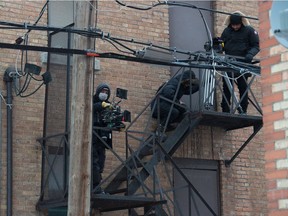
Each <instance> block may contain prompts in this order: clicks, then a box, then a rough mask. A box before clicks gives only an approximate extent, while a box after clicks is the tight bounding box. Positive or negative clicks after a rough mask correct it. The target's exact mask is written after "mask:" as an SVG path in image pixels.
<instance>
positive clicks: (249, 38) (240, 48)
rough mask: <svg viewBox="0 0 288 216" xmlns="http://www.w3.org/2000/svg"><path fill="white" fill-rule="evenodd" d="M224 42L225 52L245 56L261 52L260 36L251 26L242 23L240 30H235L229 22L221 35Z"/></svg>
mask: <svg viewBox="0 0 288 216" xmlns="http://www.w3.org/2000/svg"><path fill="white" fill-rule="evenodd" d="M221 39H222V40H223V42H224V51H225V54H228V55H234V56H242V57H245V56H246V55H247V54H251V55H252V56H255V55H256V54H257V53H258V52H259V50H260V49H259V36H258V33H257V32H256V31H255V30H254V28H253V27H251V26H245V25H243V24H242V26H241V28H240V29H239V30H238V31H234V30H233V28H232V27H231V25H230V24H229V26H228V27H226V28H225V29H224V31H223V33H222V35H221Z"/></svg>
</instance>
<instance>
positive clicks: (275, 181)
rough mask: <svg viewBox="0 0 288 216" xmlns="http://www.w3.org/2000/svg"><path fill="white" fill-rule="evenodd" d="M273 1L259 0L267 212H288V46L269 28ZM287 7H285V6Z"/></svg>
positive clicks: (280, 214) (278, 213)
mask: <svg viewBox="0 0 288 216" xmlns="http://www.w3.org/2000/svg"><path fill="white" fill-rule="evenodd" d="M271 7H272V2H271V1H263V2H260V3H259V14H260V16H259V18H260V30H259V33H260V38H261V47H262V50H261V53H260V54H261V58H262V59H263V60H262V62H261V68H262V92H263V111H264V136H263V137H264V140H265V150H266V153H265V159H266V164H265V168H266V169H265V173H266V180H267V195H268V196H267V197H268V203H269V204H268V209H269V211H268V215H269V216H275V215H277V216H282V215H287V214H288V199H287V198H288V190H287V188H288V182H287V174H288V166H287V148H288V145H287V125H288V122H287V54H288V52H287V48H285V47H283V46H282V45H280V44H279V43H278V41H277V40H276V38H275V37H274V36H273V33H272V32H271V31H270V21H269V12H270V9H271ZM283 9H284V8H283Z"/></svg>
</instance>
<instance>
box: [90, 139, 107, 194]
mask: <svg viewBox="0 0 288 216" xmlns="http://www.w3.org/2000/svg"><path fill="white" fill-rule="evenodd" d="M92 154H93V158H92V166H93V169H92V172H93V188H94V187H96V186H97V185H99V184H100V182H101V180H102V173H103V170H104V165H105V159H106V148H105V147H104V146H103V145H101V144H100V145H99V143H98V145H97V143H93V148H92Z"/></svg>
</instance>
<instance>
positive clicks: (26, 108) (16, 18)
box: [0, 0, 47, 215]
mask: <svg viewBox="0 0 288 216" xmlns="http://www.w3.org/2000/svg"><path fill="white" fill-rule="evenodd" d="M43 5H44V1H5V0H4V1H1V2H0V20H1V21H7V22H16V23H21V24H23V23H24V22H27V23H30V24H33V23H34V22H35V21H36V19H37V18H38V14H39V13H40V11H41V8H42V7H43ZM46 23H47V19H46V13H45V14H44V15H43V17H42V19H41V20H40V21H39V25H45V24H46ZM0 32H1V34H0V41H1V42H6V43H11V44H13V43H14V42H15V40H16V38H18V37H19V36H23V35H24V33H26V32H27V30H10V29H1V30H0ZM46 38H47V37H46V33H45V32H36V31H32V32H30V34H29V44H30V45H47V39H46ZM19 54H21V53H19V51H18V50H12V49H0V80H1V84H0V86H1V87H0V89H1V94H2V95H3V96H4V99H6V84H5V82H4V81H3V75H4V71H5V70H6V68H7V67H8V66H9V65H12V66H14V65H15V63H16V59H17V57H18V61H17V66H18V68H21V64H20V60H21V58H20V55H19ZM28 62H29V63H32V64H37V65H39V66H42V65H41V63H40V56H39V53H37V52H33V51H29V52H28ZM42 72H45V68H42ZM37 78H38V79H41V77H37ZM24 81H25V77H23V78H21V79H20V82H21V86H23V84H24ZM39 85H40V82H36V81H34V80H32V81H31V82H30V84H29V87H28V89H27V91H26V92H25V93H23V95H27V94H30V93H31V92H33V91H34V90H35V89H36V88H37V87H38V86H39ZM1 103H2V110H1V112H2V119H1V121H2V137H1V145H2V152H0V153H1V156H2V157H1V158H2V161H1V162H2V163H1V164H0V166H1V168H2V173H1V174H0V184H1V191H0V215H6V208H7V204H6V196H7V193H6V188H7V187H6V171H7V169H6V167H7V163H6V159H7V157H6V150H7V148H6V147H7V134H6V131H7V130H6V127H7V124H6V116H7V115H6V111H7V109H9V108H8V106H6V104H5V102H4V101H3V100H2V99H1ZM43 104H44V87H42V88H40V90H39V91H37V92H36V93H35V94H33V95H32V96H30V97H19V96H18V97H16V96H15V94H14V92H13V104H12V116H13V119H12V121H13V123H12V124H13V129H12V130H13V136H12V137H13V142H12V147H13V168H12V169H13V215H37V212H36V210H35V203H36V201H37V200H38V198H39V192H40V178H41V175H40V174H41V149H40V146H39V144H38V143H37V142H36V139H37V138H39V137H40V136H41V135H42V126H43Z"/></svg>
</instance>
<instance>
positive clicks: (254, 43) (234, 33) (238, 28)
mask: <svg viewBox="0 0 288 216" xmlns="http://www.w3.org/2000/svg"><path fill="white" fill-rule="evenodd" d="M243 16H244V14H243V13H241V12H240V11H237V12H234V13H233V14H232V15H230V16H228V17H227V18H226V20H225V24H226V25H227V27H226V28H225V29H224V31H223V33H222V35H221V39H222V40H223V42H224V49H223V50H224V52H225V54H228V55H233V56H239V57H242V58H240V59H237V58H236V59H237V61H242V62H245V63H251V62H252V59H253V57H254V56H255V55H256V54H257V53H258V52H259V50H260V49H259V36H258V33H257V31H255V29H254V28H252V27H251V26H250V23H249V21H248V19H247V18H245V17H243ZM228 76H229V77H230V78H231V77H232V75H231V74H229V73H228ZM237 76H238V77H239V78H237ZM249 76H250V74H248V73H247V74H244V75H242V76H239V74H238V75H237V74H236V76H235V78H237V86H238V89H239V94H240V99H241V101H240V105H241V108H242V110H241V109H238V111H239V112H240V113H243V114H246V113H247V107H248V92H247V93H246V94H244V93H245V91H246V89H247V82H246V80H247V78H248V77H249ZM232 81H233V80H232V79H230V82H231V84H232ZM223 92H224V95H223V97H222V103H221V107H222V111H223V112H230V100H231V92H230V90H229V86H227V83H226V82H225V80H224V79H223ZM224 96H225V97H226V99H227V100H226V99H225V97H224Z"/></svg>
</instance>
